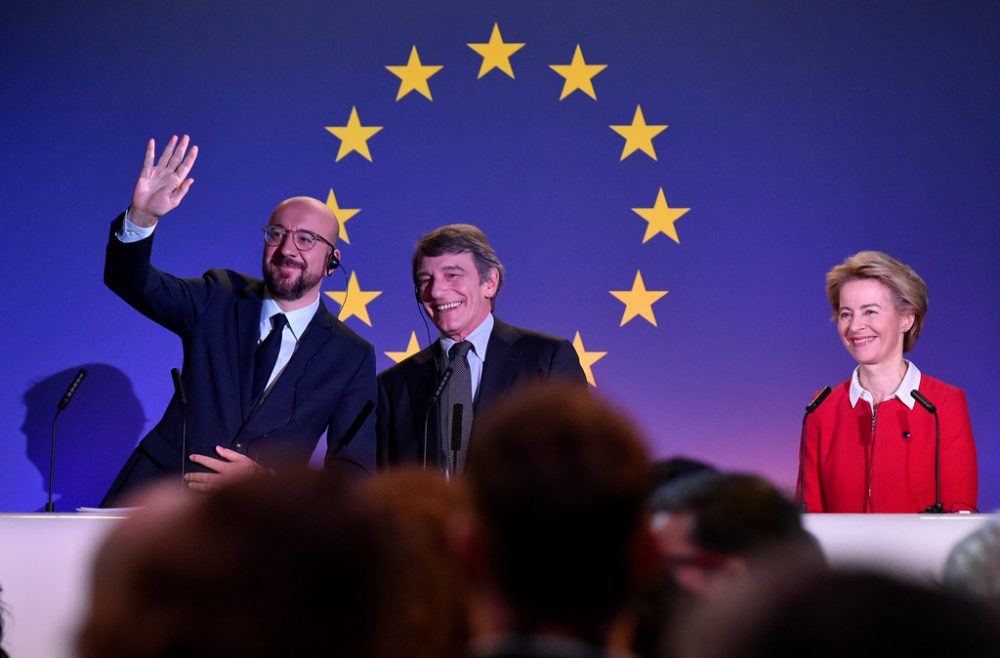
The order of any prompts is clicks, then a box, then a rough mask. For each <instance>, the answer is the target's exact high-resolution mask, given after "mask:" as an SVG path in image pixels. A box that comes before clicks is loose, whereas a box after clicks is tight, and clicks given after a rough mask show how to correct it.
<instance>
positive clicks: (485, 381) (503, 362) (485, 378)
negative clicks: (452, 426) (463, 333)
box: [473, 317, 517, 422]
mask: <svg viewBox="0 0 1000 658" xmlns="http://www.w3.org/2000/svg"><path fill="white" fill-rule="evenodd" d="M516 340H517V330H516V329H514V328H513V327H512V326H510V325H509V324H507V323H506V322H502V321H501V320H500V319H499V318H496V317H494V318H493V331H492V332H490V342H489V345H488V346H487V348H486V360H485V361H484V362H483V375H482V378H481V379H480V380H479V392H478V394H477V395H476V402H475V405H474V409H475V410H476V419H478V418H479V410H480V409H484V410H485V409H489V408H490V405H492V404H493V402H494V401H495V400H496V398H497V397H498V396H499V395H501V394H502V393H503V392H504V391H506V390H508V389H509V388H510V383H511V382H510V379H511V377H513V375H514V373H515V372H516V365H517V363H516V359H515V354H514V351H513V345H514V342H515V341H516ZM473 422H475V421H473Z"/></svg>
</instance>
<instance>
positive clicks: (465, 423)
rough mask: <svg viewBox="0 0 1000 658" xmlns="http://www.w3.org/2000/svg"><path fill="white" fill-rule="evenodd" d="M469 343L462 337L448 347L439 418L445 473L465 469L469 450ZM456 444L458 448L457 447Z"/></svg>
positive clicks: (470, 396) (470, 394) (470, 429)
mask: <svg viewBox="0 0 1000 658" xmlns="http://www.w3.org/2000/svg"><path fill="white" fill-rule="evenodd" d="M470 349H472V343H470V342H469V341H467V340H463V341H462V342H460V343H455V344H454V345H452V346H451V349H450V350H448V356H449V361H448V367H449V368H451V370H452V374H451V379H450V380H449V381H448V385H447V387H446V388H445V394H444V395H443V396H442V398H441V399H442V401H443V402H444V409H443V413H442V414H441V418H442V419H443V421H444V422H443V424H442V426H441V438H442V446H441V448H442V450H441V452H442V457H443V461H442V464H441V465H442V467H443V470H444V472H445V473H446V474H449V475H451V474H458V473H461V472H462V471H463V470H464V469H465V458H466V455H467V454H468V448H469V435H470V434H471V433H472V372H471V371H470V370H469V357H468V354H469V350H470ZM457 405H461V409H462V410H461V414H462V417H461V419H460V421H461V422H460V424H459V422H457V421H458V420H459V419H458V418H456V416H457V414H456V406H457ZM456 448H457V450H456Z"/></svg>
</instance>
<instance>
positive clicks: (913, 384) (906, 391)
mask: <svg viewBox="0 0 1000 658" xmlns="http://www.w3.org/2000/svg"><path fill="white" fill-rule="evenodd" d="M903 362H904V363H905V364H906V374H904V375H903V380H902V381H901V382H899V386H897V387H896V390H895V391H893V393H892V395H890V396H888V397H886V398H885V399H886V400H891V399H892V398H899V401H900V402H902V403H903V404H905V405H906V406H907V407H909V408H910V409H913V405H914V404H916V400H914V399H913V396H912V395H910V391H912V390H915V389H918V390H919V388H920V369H919V368H917V364H915V363H913V362H912V361H907V360H906V359H904V360H903ZM860 374H861V366H858V367H857V368H855V369H854V374H853V375H851V391H850V396H851V406H852V407H856V406H857V405H858V400H861V399H864V400H867V401H868V404H870V405H871V406H873V407H874V406H875V404H874V402H875V398H873V397H872V394H871V393H870V392H869V391H867V390H865V389H864V388H863V387H862V386H861V379H860ZM884 401H885V400H883V402H884Z"/></svg>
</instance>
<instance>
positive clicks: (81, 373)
mask: <svg viewBox="0 0 1000 658" xmlns="http://www.w3.org/2000/svg"><path fill="white" fill-rule="evenodd" d="M86 376H87V369H86V368H80V370H78V371H77V373H76V376H75V377H73V381H72V382H70V385H69V388H67V389H66V392H65V393H63V396H62V399H61V400H59V404H57V405H56V413H55V415H54V416H52V454H51V455H50V456H49V499H48V501H47V502H46V503H45V511H46V513H51V512H55V511H56V506H55V503H53V502H52V493H53V491H54V490H55V477H56V421H58V420H59V414H61V413H62V412H63V410H64V409H66V406H67V405H68V404H69V401H70V400H72V399H73V396H74V395H76V390H77V389H78V388H80V383H81V382H82V381H83V378H84V377H86Z"/></svg>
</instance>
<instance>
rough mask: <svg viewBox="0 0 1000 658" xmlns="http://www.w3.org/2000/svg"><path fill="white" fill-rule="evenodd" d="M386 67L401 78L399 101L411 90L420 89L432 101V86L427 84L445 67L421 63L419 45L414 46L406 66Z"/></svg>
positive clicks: (398, 93) (397, 96) (397, 98)
mask: <svg viewBox="0 0 1000 658" xmlns="http://www.w3.org/2000/svg"><path fill="white" fill-rule="evenodd" d="M385 68H387V69H389V71H390V72H392V74H393V75H394V76H396V77H397V78H399V80H400V82H399V91H398V92H396V100H397V101H398V100H399V99H400V98H402V97H403V96H406V95H407V94H408V93H410V92H411V91H418V92H420V94H421V95H423V97H424V98H426V99H427V100H429V101H432V100H434V99H433V98H431V87H430V85H429V84H427V80H428V79H429V78H430V77H431V76H432V75H434V74H435V73H437V72H438V71H440V70H441V69H443V68H444V67H443V66H424V65H423V64H421V63H420V55H418V54H417V47H416V46H413V49H412V50H411V51H410V59H409V60H407V62H406V66H387V67H385Z"/></svg>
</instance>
